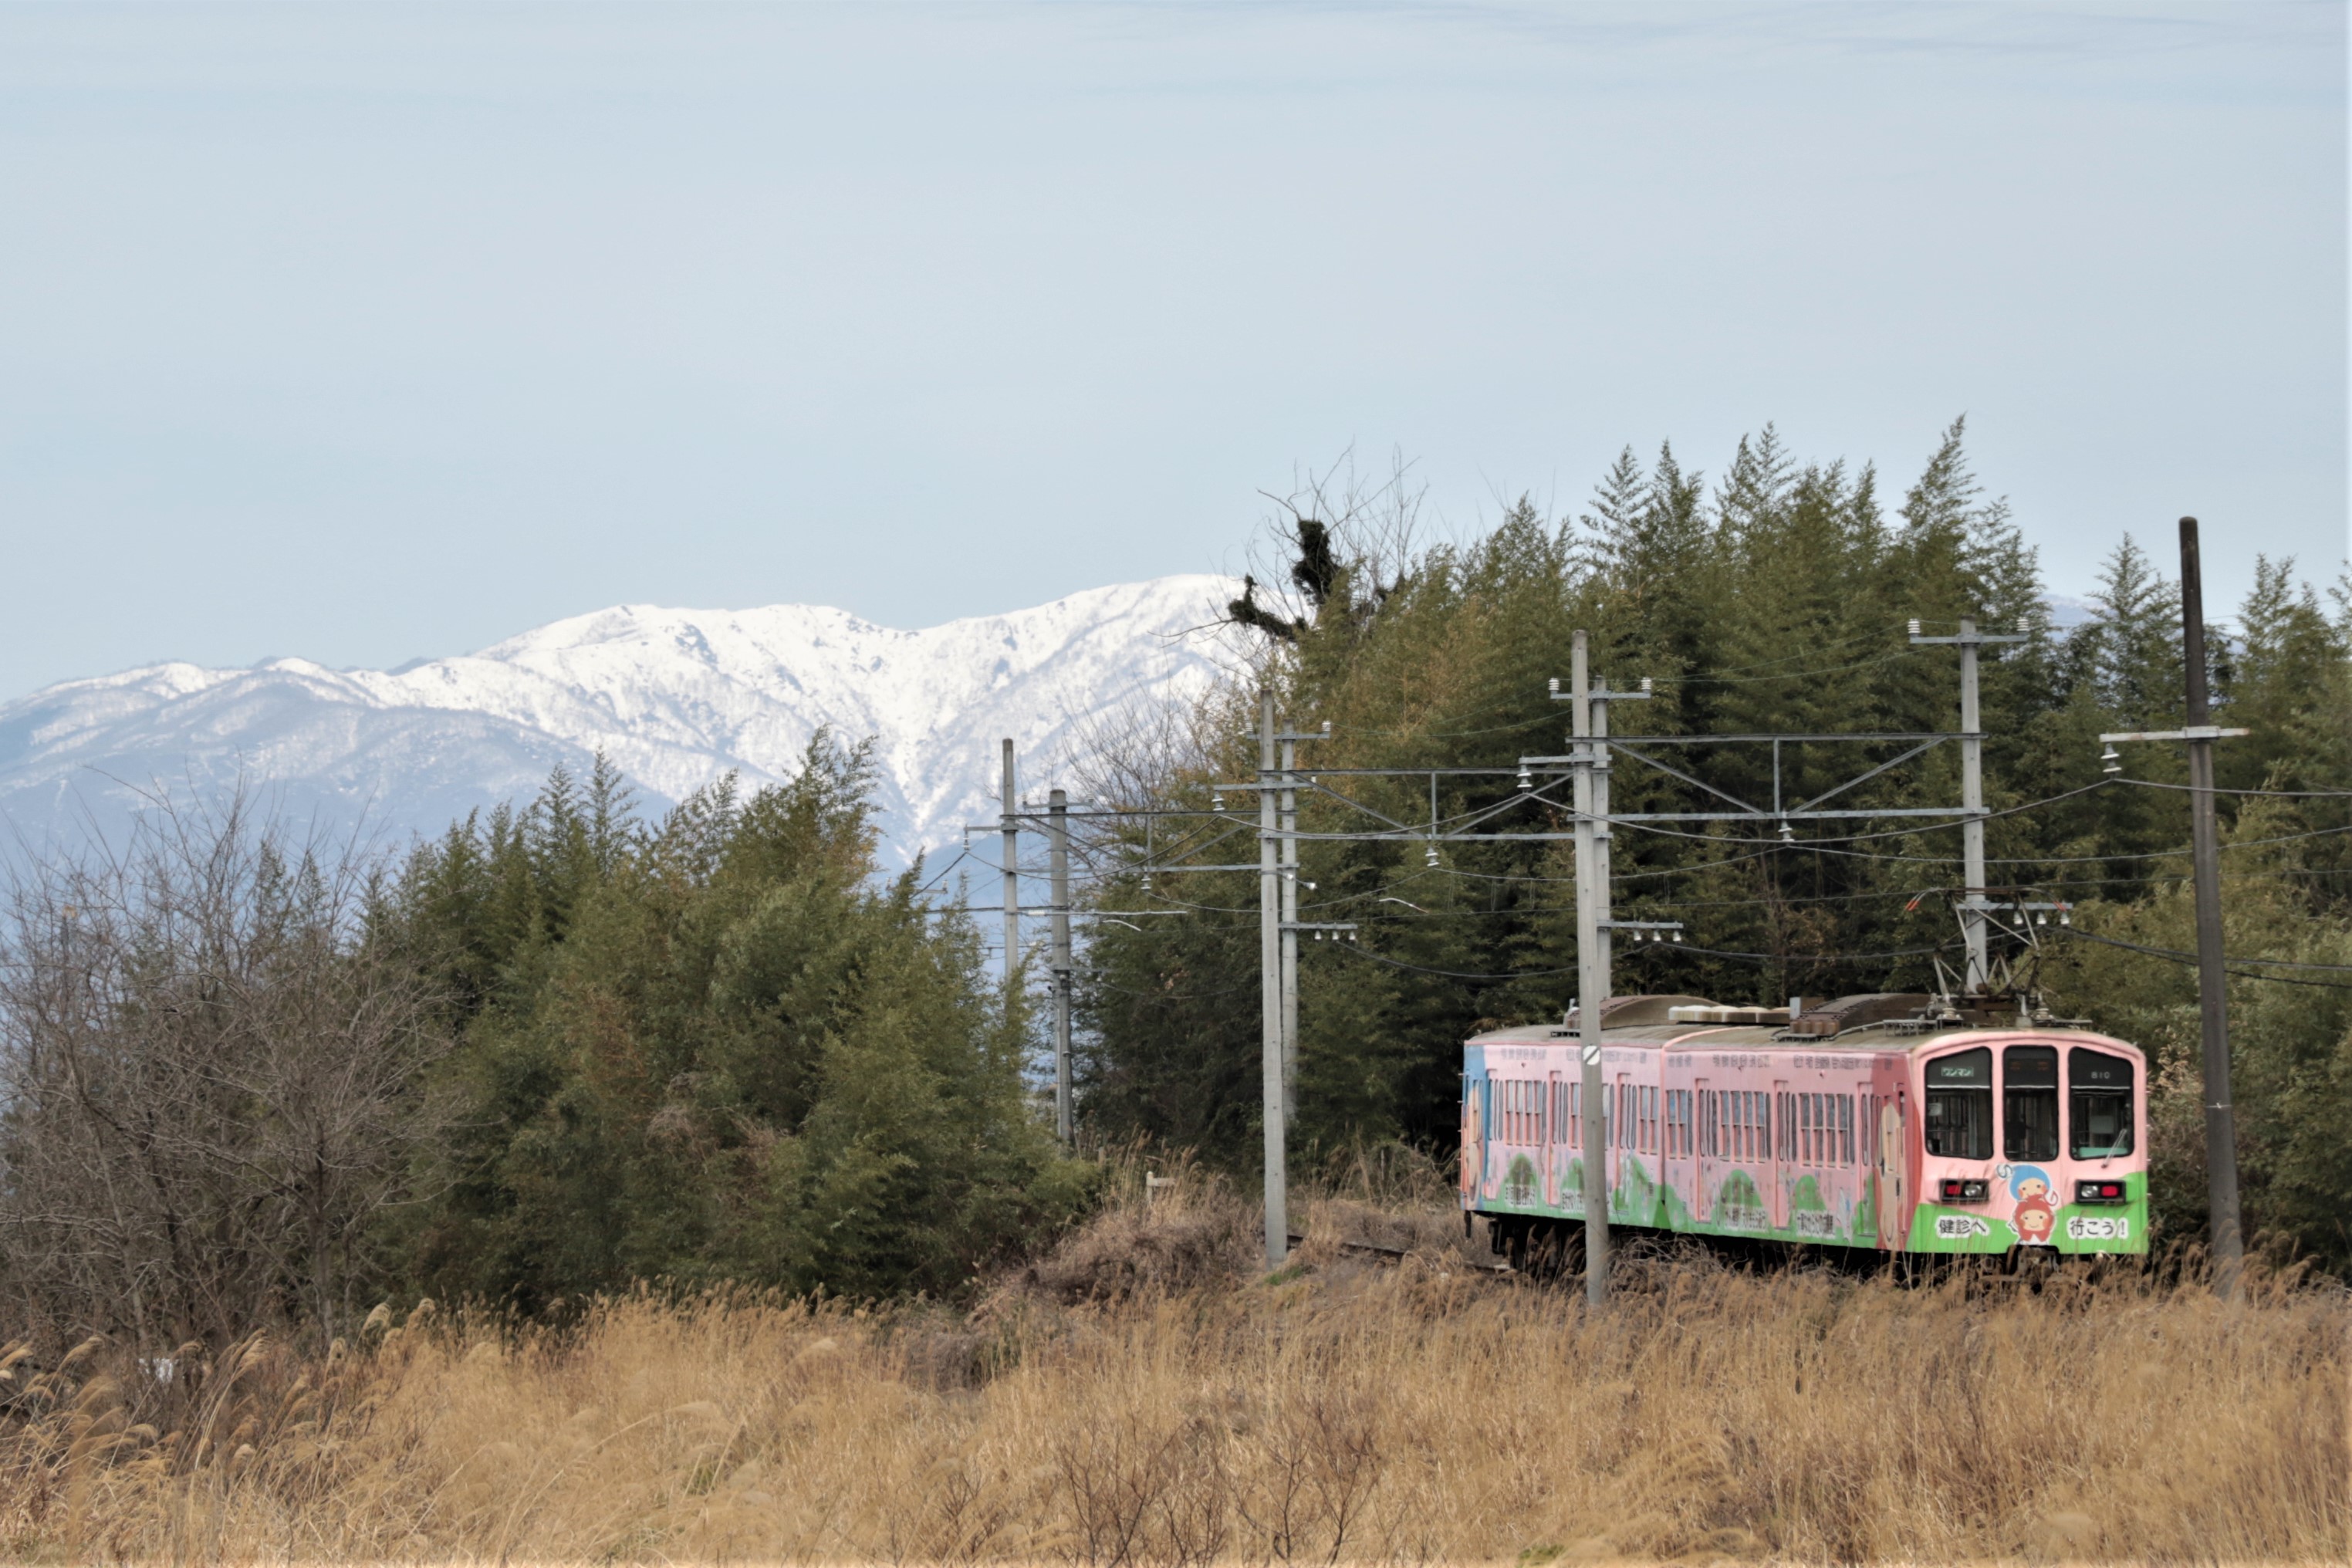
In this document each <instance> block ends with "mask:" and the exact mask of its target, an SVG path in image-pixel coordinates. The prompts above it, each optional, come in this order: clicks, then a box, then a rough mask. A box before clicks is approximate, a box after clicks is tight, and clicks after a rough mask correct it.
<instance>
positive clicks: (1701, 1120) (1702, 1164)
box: [1683, 1078, 1723, 1225]
mask: <svg viewBox="0 0 2352 1568" xmlns="http://www.w3.org/2000/svg"><path fill="white" fill-rule="evenodd" d="M1691 1101H1692V1110H1693V1111H1694V1127H1693V1130H1692V1131H1693V1138H1694V1141H1695V1146H1694V1147H1693V1149H1692V1150H1691V1159H1690V1165H1689V1182H1688V1184H1687V1185H1685V1187H1684V1188H1683V1196H1684V1198H1685V1200H1686V1201H1687V1202H1688V1203H1689V1204H1690V1212H1691V1219H1692V1220H1693V1221H1694V1222H1695V1223H1696V1224H1699V1225H1705V1224H1706V1223H1707V1215H1709V1214H1710V1213H1711V1212H1713V1211H1712V1209H1711V1207H1710V1205H1709V1202H1708V1199H1709V1195H1710V1194H1712V1193H1713V1192H1714V1191H1715V1179H1716V1177H1715V1163H1716V1160H1717V1153H1716V1151H1717V1148H1719V1147H1720V1146H1721V1142H1722V1133H1723V1124H1722V1107H1720V1106H1718V1105H1717V1103H1716V1098H1715V1090H1714V1089H1713V1088H1712V1087H1711V1086H1710V1085H1709V1084H1708V1082H1707V1080H1706V1079H1703V1078H1702V1079H1694V1080H1692V1084H1691Z"/></svg>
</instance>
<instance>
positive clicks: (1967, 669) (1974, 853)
mask: <svg viewBox="0 0 2352 1568" xmlns="http://www.w3.org/2000/svg"><path fill="white" fill-rule="evenodd" d="M1983 732H1984V717H1983V711H1982V707H1981V705H1980V704H1979V701H1978V700H1977V624H1976V622H1975V621H1974V620H1973V619H1971V618H1970V617H1969V616H1961V617H1960V808H1961V809H1962V810H1963V811H1966V812H1969V814H1970V815H1969V816H1966V817H1963V818H1962V819H1961V821H1960V874H1961V876H1962V877H1963V878H1964V879H1966V880H1967V882H1968V891H1967V892H1966V893H1965V894H1964V895H1963V896H1962V898H1961V900H1960V910H1961V914H1960V934H1961V935H1962V936H1963V937H1965V938H1966V939H1967V941H1968V944H1969V975H1968V988H1969V991H1971V992H1977V991H1981V990H1983V989H1984V986H1985V980H1986V977H1987V975H1988V974H1989V973H1990V968H1991V966H1990V962H1989V960H1988V959H1987V956H1986V953H1985V825H1984V816H1983V812H1984V742H1983V741H1981V740H1979V738H1978V737H1979V736H1980V735H1981V734H1982V733H1983Z"/></svg>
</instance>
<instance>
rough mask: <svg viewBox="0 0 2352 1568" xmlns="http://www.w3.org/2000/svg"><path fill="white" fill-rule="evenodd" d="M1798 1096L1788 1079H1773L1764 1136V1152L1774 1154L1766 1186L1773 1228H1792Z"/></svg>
mask: <svg viewBox="0 0 2352 1568" xmlns="http://www.w3.org/2000/svg"><path fill="white" fill-rule="evenodd" d="M1795 1100H1796V1097H1795V1096H1794V1095H1792V1094H1790V1092H1789V1080H1788V1079H1782V1078H1776V1079H1773V1080H1772V1098H1771V1099H1770V1100H1769V1101H1768V1102H1767V1103H1768V1105H1769V1110H1770V1115H1771V1126H1770V1128H1769V1131H1768V1132H1767V1135H1766V1139H1765V1145H1764V1146H1765V1152H1767V1153H1768V1154H1769V1156H1770V1157H1771V1160H1772V1165H1771V1175H1772V1179H1771V1181H1770V1183H1769V1184H1768V1185H1767V1186H1766V1188H1765V1190H1766V1191H1767V1192H1769V1193H1770V1194H1772V1195H1771V1197H1770V1198H1769V1200H1767V1201H1769V1203H1770V1204H1771V1205H1772V1228H1773V1229H1775V1230H1786V1229H1788V1228H1789V1189H1790V1187H1791V1186H1793V1185H1794V1184H1795V1183H1796V1179H1797V1174H1796V1173H1797V1150H1796V1138H1797V1119H1796V1117H1795V1116H1793V1115H1792V1114H1790V1112H1791V1111H1792V1110H1793V1109H1794V1107H1795Z"/></svg>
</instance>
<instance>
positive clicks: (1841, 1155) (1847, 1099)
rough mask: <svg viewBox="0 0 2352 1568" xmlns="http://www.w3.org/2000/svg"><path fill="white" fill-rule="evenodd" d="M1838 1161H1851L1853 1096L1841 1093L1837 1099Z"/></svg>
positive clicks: (1846, 1163)
mask: <svg viewBox="0 0 2352 1568" xmlns="http://www.w3.org/2000/svg"><path fill="white" fill-rule="evenodd" d="M1837 1114H1838V1163H1839V1164H1841V1165H1851V1164H1853V1096H1852V1095H1850V1094H1841V1095H1839V1096H1838V1100H1837Z"/></svg>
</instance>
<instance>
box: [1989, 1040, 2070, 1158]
mask: <svg viewBox="0 0 2352 1568" xmlns="http://www.w3.org/2000/svg"><path fill="white" fill-rule="evenodd" d="M2000 1079H2001V1087H2000V1129H2001V1136H2000V1153H2001V1158H2003V1159H2005V1160H2055V1159H2056V1158H2057V1157H2058V1047H2055V1046H2011V1047H2009V1048H2008V1049H2007V1050H2004V1051H2002V1052H2001V1053H2000Z"/></svg>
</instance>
